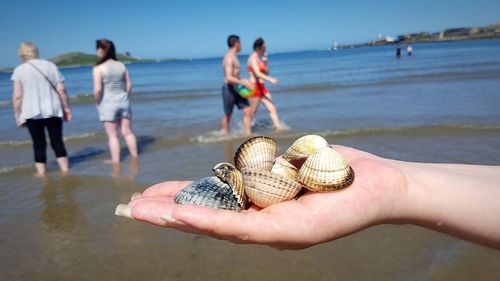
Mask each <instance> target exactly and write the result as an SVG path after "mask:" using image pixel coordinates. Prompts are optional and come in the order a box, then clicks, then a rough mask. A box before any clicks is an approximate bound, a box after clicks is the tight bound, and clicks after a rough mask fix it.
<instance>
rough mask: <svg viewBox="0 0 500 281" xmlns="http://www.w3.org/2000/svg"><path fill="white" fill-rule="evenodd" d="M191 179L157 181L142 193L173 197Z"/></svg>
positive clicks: (144, 194)
mask: <svg viewBox="0 0 500 281" xmlns="http://www.w3.org/2000/svg"><path fill="white" fill-rule="evenodd" d="M190 183H191V181H164V182H160V183H157V184H155V185H153V186H151V187H149V188H147V189H146V190H144V192H143V193H142V195H143V196H169V197H173V196H175V194H176V193H177V192H179V191H180V190H181V189H183V188H184V187H185V186H186V185H188V184H190Z"/></svg>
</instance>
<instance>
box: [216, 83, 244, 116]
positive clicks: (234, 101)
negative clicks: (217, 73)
mask: <svg viewBox="0 0 500 281" xmlns="http://www.w3.org/2000/svg"><path fill="white" fill-rule="evenodd" d="M222 103H223V105H224V113H225V114H226V116H230V115H232V114H233V108H234V106H235V105H236V106H237V107H238V109H243V108H245V107H247V106H249V104H248V100H247V99H245V98H242V97H241V96H240V95H238V93H237V92H236V90H235V89H234V86H233V85H229V84H224V86H222Z"/></svg>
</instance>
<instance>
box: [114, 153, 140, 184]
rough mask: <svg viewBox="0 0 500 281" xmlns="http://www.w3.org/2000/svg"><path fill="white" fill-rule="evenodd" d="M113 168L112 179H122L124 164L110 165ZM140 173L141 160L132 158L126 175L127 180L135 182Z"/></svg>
mask: <svg viewBox="0 0 500 281" xmlns="http://www.w3.org/2000/svg"><path fill="white" fill-rule="evenodd" d="M110 166H111V177H112V178H115V179H116V178H120V177H121V173H122V170H123V165H122V163H118V164H116V163H113V164H111V165H110ZM138 173H139V159H138V158H130V161H129V165H128V174H127V175H125V177H126V178H128V179H129V180H131V181H133V180H135V178H136V177H137V174H138Z"/></svg>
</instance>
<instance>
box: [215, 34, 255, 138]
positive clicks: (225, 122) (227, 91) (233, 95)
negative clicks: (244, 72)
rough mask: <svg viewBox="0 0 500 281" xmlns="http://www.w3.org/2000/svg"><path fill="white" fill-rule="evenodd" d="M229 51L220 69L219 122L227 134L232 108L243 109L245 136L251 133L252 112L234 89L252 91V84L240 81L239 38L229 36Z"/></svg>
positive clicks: (246, 102)
mask: <svg viewBox="0 0 500 281" xmlns="http://www.w3.org/2000/svg"><path fill="white" fill-rule="evenodd" d="M227 45H228V47H229V51H228V52H227V53H226V55H224V59H223V61H222V68H223V69H224V86H222V102H223V105H224V117H222V121H221V124H220V126H221V130H222V132H224V133H226V134H228V133H229V123H230V122H231V115H232V114H233V108H234V106H235V105H236V106H238V108H239V109H243V131H244V133H245V134H246V135H250V134H251V133H252V130H251V123H252V110H251V109H250V107H249V104H248V101H247V100H246V99H244V98H242V97H240V96H239V95H238V93H237V92H236V90H235V89H234V86H235V85H243V86H245V87H247V88H249V89H253V87H254V86H253V84H252V83H250V82H249V81H247V80H242V79H240V61H239V60H238V57H237V56H236V55H237V54H238V53H239V52H240V50H241V43H240V38H239V37H238V36H236V35H229V37H228V38H227Z"/></svg>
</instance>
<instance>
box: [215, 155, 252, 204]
mask: <svg viewBox="0 0 500 281" xmlns="http://www.w3.org/2000/svg"><path fill="white" fill-rule="evenodd" d="M212 171H213V172H214V175H215V176H216V177H218V178H219V179H221V180H222V181H223V182H225V183H227V184H229V186H230V187H231V188H232V191H233V194H234V196H235V197H236V199H237V200H238V203H239V204H240V207H241V209H242V210H244V209H245V208H246V204H247V196H246V195H245V187H244V185H243V175H242V174H241V172H240V171H238V170H237V169H236V167H235V166H234V165H233V164H231V163H227V162H222V163H219V164H217V165H215V166H214V167H213V168H212Z"/></svg>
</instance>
